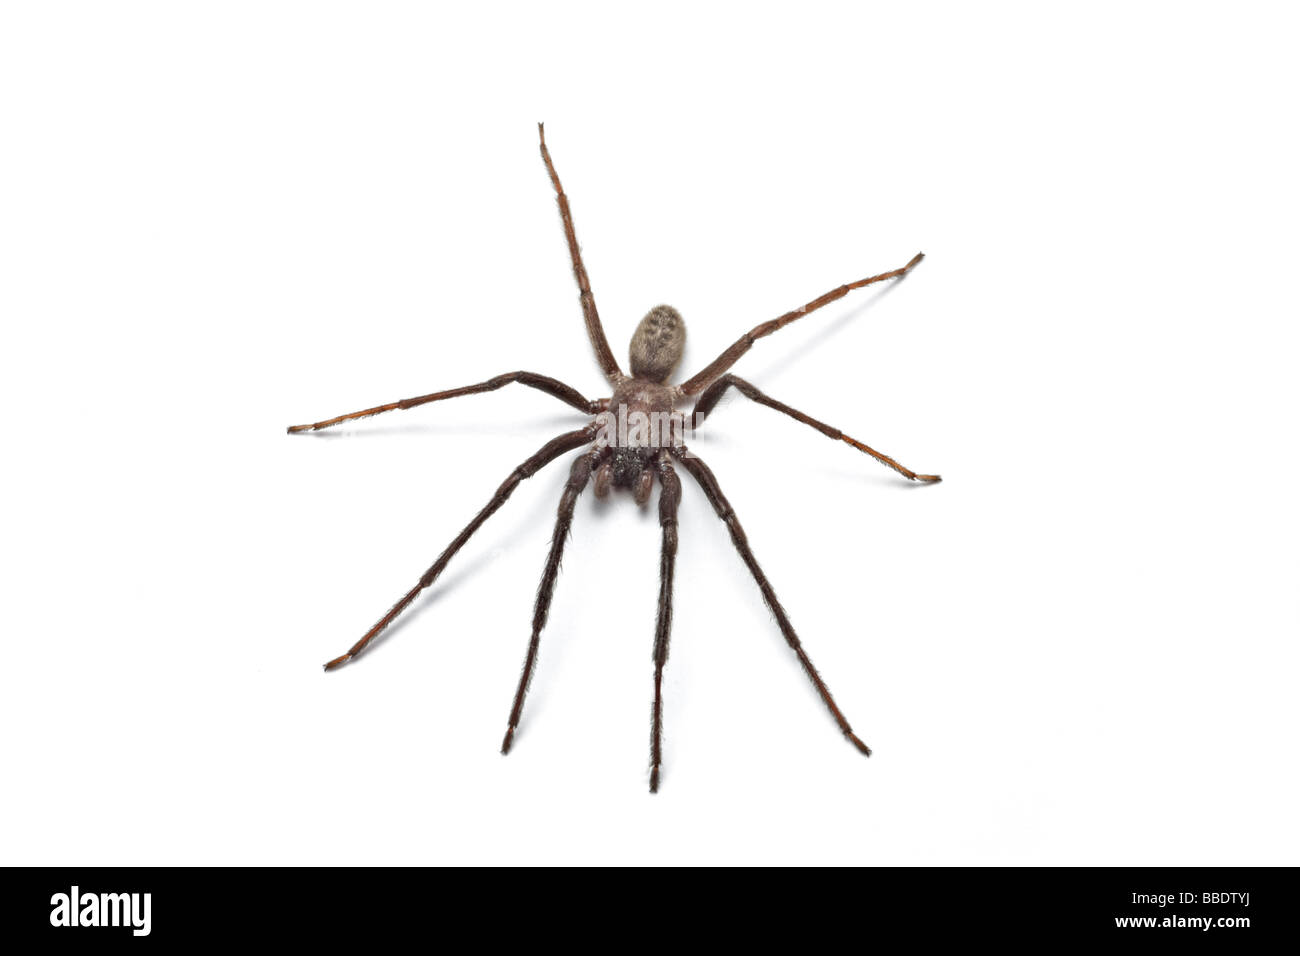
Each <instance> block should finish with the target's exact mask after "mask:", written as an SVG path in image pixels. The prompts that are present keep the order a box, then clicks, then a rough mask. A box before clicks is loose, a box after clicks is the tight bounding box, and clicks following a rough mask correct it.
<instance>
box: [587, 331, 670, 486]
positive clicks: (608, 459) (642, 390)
mask: <svg viewBox="0 0 1300 956" xmlns="http://www.w3.org/2000/svg"><path fill="white" fill-rule="evenodd" d="M660 308H663V307H662V306H661V307H660ZM643 324H644V323H643ZM638 338H639V335H638V336H634V337H633V339H632V350H633V353H635V350H636V347H637V341H638ZM679 400H680V398H679V396H678V393H677V390H676V389H674V388H673V387H672V386H669V385H664V384H662V383H661V382H655V381H651V380H650V379H648V378H638V377H633V378H628V379H625V380H624V381H622V382H620V383H619V384H618V385H617V386H615V388H614V394H613V396H612V397H611V398H610V399H609V402H608V404H609V409H608V410H607V411H604V412H601V414H600V416H599V417H598V424H599V426H600V428H601V432H602V437H601V438H599V439H598V441H599V442H600V443H601V444H602V445H604V446H606V447H608V448H609V453H608V454H607V455H605V456H603V458H602V461H601V463H600V465H599V467H597V469H596V477H595V479H594V482H595V492H596V496H597V497H598V498H603V497H605V495H606V493H607V492H608V490H609V488H610V487H611V486H612V487H615V488H630V489H632V492H633V495H634V497H635V498H636V502H637V504H640V505H643V504H645V503H646V502H647V501H649V500H650V494H651V491H652V490H653V486H654V473H655V470H656V462H657V461H658V459H659V455H660V452H661V451H662V450H664V449H666V448H680V447H682V440H681V437H682V433H683V432H684V431H685V417H684V416H683V415H682V414H681V413H680V412H678V411H677V410H676V405H677V402H678V401H679Z"/></svg>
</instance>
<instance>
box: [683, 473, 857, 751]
mask: <svg viewBox="0 0 1300 956" xmlns="http://www.w3.org/2000/svg"><path fill="white" fill-rule="evenodd" d="M674 454H675V455H676V457H677V460H678V461H679V462H681V465H682V467H683V468H685V469H686V470H687V471H689V472H690V473H691V476H692V477H693V478H694V479H695V480H696V481H697V482H698V483H699V485H700V487H701V488H702V489H703V490H704V496H705V497H706V498H708V499H709V504H711V505H713V510H714V511H716V512H717V514H718V517H719V518H721V519H722V520H723V522H724V523H725V524H726V526H727V530H728V531H729V532H730V533H731V541H732V543H733V544H734V545H735V546H736V551H738V552H739V553H740V558H741V560H742V561H744V562H745V565H746V567H748V568H749V573H750V574H752V575H753V576H754V581H755V582H756V583H757V584H758V589H759V590H760V591H762V592H763V600H764V601H766V602H767V606H768V608H769V609H770V610H771V612H772V614H773V615H774V616H775V617H776V623H777V626H778V627H780V628H781V633H782V634H783V635H784V636H785V640H786V643H787V644H789V645H790V647H791V648H792V649H793V650H794V652H795V654H796V655H798V657H799V663H800V664H802V665H803V669H804V672H805V673H806V674H807V675H808V679H809V680H811V681H812V683H813V687H815V688H817V693H818V694H819V695H821V699H822V703H824V704H825V705H826V707H827V709H828V710H830V712H831V716H832V717H834V718H835V722H836V723H837V724H839V727H840V730H841V731H842V732H843V734H844V736H845V737H847V738H848V739H849V741H850V742H851V743H852V744H853V746H855V747H857V748H858V750H860V751H862V753H864V754H866V755H867V756H868V757H870V756H871V748H870V747H868V746H867V745H866V744H864V743H863V742H862V741H861V740H859V739H858V735H857V734H855V733H854V732H853V728H852V727H850V726H849V722H848V720H847V719H846V718H845V717H844V714H843V713H841V712H840V709H839V707H837V706H836V704H835V699H834V698H833V697H831V692H830V689H829V688H828V687H827V686H826V682H825V681H823V680H822V679H821V676H820V675H819V674H818V673H817V669H816V668H815V667H813V662H812V660H811V659H810V658H809V657H808V654H807V652H806V651H804V649H803V645H802V644H801V643H800V641H799V636H798V635H797V634H796V633H795V631H794V627H793V625H791V624H790V619H789V618H788V617H786V614H785V609H784V608H783V607H781V602H780V601H778V600H777V598H776V592H775V591H774V590H772V585H771V584H770V583H769V582H768V580H767V576H766V575H765V574H763V569H762V568H760V567H759V565H758V560H757V559H756V558H755V557H754V552H753V551H752V550H750V547H749V541H748V539H747V538H746V537H745V529H744V528H742V527H741V526H740V520H739V519H738V518H737V517H736V512H735V511H733V510H732V507H731V503H730V502H728V501H727V498H726V496H725V495H723V493H722V488H721V487H719V485H718V479H717V478H715V477H714V475H713V472H712V471H710V470H709V466H708V465H706V464H705V463H704V462H703V461H702V460H701V459H700V458H699V457H698V456H696V455H694V454H690V455H687V454H685V449H684V448H683V449H678V450H676V451H675V452H674Z"/></svg>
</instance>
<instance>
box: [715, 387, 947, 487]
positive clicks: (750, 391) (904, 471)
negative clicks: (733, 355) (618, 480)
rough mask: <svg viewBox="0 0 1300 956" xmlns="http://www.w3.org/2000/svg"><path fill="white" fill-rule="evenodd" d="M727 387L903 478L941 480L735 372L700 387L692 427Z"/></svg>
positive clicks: (716, 402) (716, 401)
mask: <svg viewBox="0 0 1300 956" xmlns="http://www.w3.org/2000/svg"><path fill="white" fill-rule="evenodd" d="M729 386H735V388H736V391H738V392H740V393H742V394H743V395H745V396H747V397H749V398H750V399H752V400H753V401H755V402H758V404H760V405H766V406H767V407H768V408H775V409H776V410H777V411H778V412H780V413H781V414H782V415H789V416H790V417H791V418H793V419H794V420H795V421H797V422H803V423H804V424H805V425H811V426H812V427H813V428H815V429H817V430H818V431H819V432H821V433H822V434H823V435H825V436H826V437H827V438H834V439H835V440H836V441H842V442H846V443H847V444H850V445H852V446H853V447H854V448H856V449H857V450H858V451H860V452H864V453H866V454H868V455H870V456H871V457H872V458H874V459H876V461H878V462H880V463H881V464H882V465H888V466H889V467H890V468H892V469H894V471H896V472H898V473H899V474H900V475H902V476H903V477H904V478H910V479H911V480H912V481H941V480H942V479H941V478H940V477H939V476H938V475H918V474H917V473H916V472H914V471H912V470H911V469H910V468H904V467H903V466H902V465H900V464H899V463H898V462H896V461H894V459H892V458H890V457H889V456H888V455H882V454H881V453H880V452H878V451H876V450H875V449H874V448H870V447H868V446H867V445H864V444H863V443H862V442H860V441H858V440H857V439H856V438H850V437H849V436H848V435H846V434H844V433H843V432H842V431H840V430H839V429H838V428H836V427H835V426H833V425H827V424H826V423H825V422H819V421H818V420H817V419H815V418H813V417H812V416H810V415H805V414H804V413H803V412H801V411H799V410H798V409H795V408H791V407H790V406H789V405H786V404H784V403H782V402H778V401H777V400H776V399H774V398H769V397H768V396H766V395H764V394H763V393H762V392H760V391H759V390H758V389H757V388H755V387H754V386H753V385H751V384H750V383H749V382H747V381H745V380H744V379H743V378H738V377H737V376H735V375H724V376H722V378H720V379H718V380H717V381H716V382H714V383H713V384H712V385H710V386H709V387H708V388H706V389H705V390H704V393H703V394H702V395H700V398H699V401H697V402H696V403H695V408H694V409H693V410H692V412H691V421H692V422H694V423H695V426H696V427H697V428H698V427H699V426H700V425H701V424H703V423H704V419H705V418H707V417H708V415H709V413H710V412H711V411H713V409H714V406H716V405H717V404H718V399H720V398H722V393H723V392H725V391H726V390H727V388H728V387H729Z"/></svg>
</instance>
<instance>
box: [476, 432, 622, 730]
mask: <svg viewBox="0 0 1300 956" xmlns="http://www.w3.org/2000/svg"><path fill="white" fill-rule="evenodd" d="M602 454H604V449H600V450H598V451H595V452H588V453H586V454H583V455H580V456H579V457H578V458H577V460H575V461H574V463H573V467H572V468H570V469H569V480H568V482H567V483H566V484H565V486H564V494H562V495H561V496H560V507H559V509H558V512H557V514H556V518H555V532H554V533H553V534H552V535H551V553H550V554H548V555H547V557H546V567H545V569H544V570H543V571H542V583H541V584H539V585H538V587H537V603H536V604H535V605H534V606H533V636H532V638H531V639H530V640H529V641H528V653H527V654H526V655H525V656H524V672H523V673H522V674H520V675H519V689H518V690H516V691H515V702H514V705H513V706H512V707H511V708H510V720H509V723H508V725H507V726H506V735H505V738H504V739H503V740H502V741H501V752H502V753H503V754H508V753H510V745H511V743H513V742H514V738H515V728H516V727H518V726H519V718H520V717H521V716H522V715H523V712H524V698H525V697H526V696H527V695H528V685H529V684H531V683H532V682H533V669H534V668H535V667H536V666H537V649H538V647H539V646H540V645H541V641H542V628H544V627H546V618H547V616H548V615H549V614H550V612H551V598H553V597H554V596H555V580H556V578H558V577H559V575H560V559H561V558H563V557H564V543H565V541H567V540H568V538H569V529H570V528H571V527H572V526H573V509H574V508H576V507H577V505H578V496H579V495H580V494H582V490H583V489H584V488H586V487H587V482H588V481H590V480H591V469H592V466H593V465H594V464H595V462H596V460H597V459H598V458H599V457H600V456H601V455H602Z"/></svg>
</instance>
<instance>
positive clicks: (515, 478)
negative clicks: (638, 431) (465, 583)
mask: <svg viewBox="0 0 1300 956" xmlns="http://www.w3.org/2000/svg"><path fill="white" fill-rule="evenodd" d="M595 435H596V427H595V426H594V425H588V426H587V427H586V428H580V429H578V430H577V431H572V432H569V433H567V434H565V435H561V436H560V437H559V438H554V439H552V440H551V441H549V442H547V443H546V444H545V445H543V446H542V447H541V448H540V449H539V450H538V452H537V454H535V455H533V456H532V457H531V458H529V459H528V460H527V461H525V462H524V463H523V464H522V465H520V466H519V467H518V468H516V469H515V470H514V471H512V472H511V473H510V477H509V478H507V479H506V480H505V481H504V482H502V484H501V487H500V488H498V489H497V491H496V494H494V495H493V496H492V500H491V501H489V502H488V503H487V505H486V506H485V507H484V508H483V510H482V511H480V512H479V513H478V514H476V515H475V516H474V520H473V521H471V522H470V523H469V524H467V525H466V526H465V529H464V530H463V531H461V533H460V534H458V535H456V540H454V541H453V542H452V543H451V544H449V545H447V550H445V551H443V552H442V554H440V555H438V560H436V561H434V562H433V565H432V566H431V567H430V568H429V570H427V571H425V572H424V575H423V576H422V577H421V578H420V580H419V583H417V584H416V585H415V587H413V588H411V590H409V591H407V592H406V596H405V597H403V598H402V599H401V600H400V601H398V602H397V603H396V604H394V605H393V607H392V609H391V610H390V611H389V612H388V613H387V614H385V615H384V616H383V617H381V618H380V619H379V621H378V623H376V624H375V626H374V627H372V628H371V629H370V630H368V631H366V633H365V635H364V636H363V637H362V638H361V640H359V641H357V642H356V643H355V644H353V645H352V648H351V649H350V650H349V651H348V652H347V653H346V654H343V655H341V656H339V657H336V658H334V660H332V661H330V662H329V663H328V664H326V665H325V669H326V670H327V671H328V670H333V669H334V668H336V667H339V666H340V665H342V664H346V663H347V662H348V661H350V660H352V658H354V657H356V656H357V655H358V654H360V653H361V651H362V650H364V649H365V646H366V645H367V644H369V643H370V642H371V641H373V640H374V639H375V638H376V637H377V636H378V635H379V632H380V631H382V630H383V629H384V628H386V627H388V625H389V624H392V623H393V621H394V620H396V619H397V616H398V615H399V614H401V613H402V612H403V611H404V610H406V608H407V606H408V605H409V604H410V603H411V602H412V601H414V600H415V596H416V595H417V594H419V593H420V592H421V591H423V590H424V589H425V588H427V587H428V586H429V585H430V584H432V583H433V582H434V581H435V580H437V578H438V575H440V574H442V572H443V569H444V568H446V567H447V564H448V562H450V561H451V559H452V558H453V557H454V556H455V555H456V552H457V551H459V550H460V549H461V548H462V547H464V546H465V542H466V541H468V540H469V539H470V537H471V536H472V535H473V534H474V532H475V531H477V530H478V529H479V528H480V527H481V526H482V524H483V522H485V521H487V519H488V518H490V517H492V515H493V513H495V512H496V510H497V509H498V508H500V507H501V506H502V505H503V504H505V503H506V499H507V498H509V497H510V495H511V493H512V492H513V491H514V490H515V488H517V487H518V486H519V483H520V482H521V481H523V480H524V479H525V478H531V477H532V476H533V475H535V474H537V472H539V471H540V470H541V469H542V468H543V467H545V466H546V465H548V464H550V463H551V462H552V461H554V460H555V459H556V458H559V457H560V456H561V455H563V454H564V453H565V452H568V451H573V450H574V449H575V448H580V447H581V446H583V445H585V444H586V443H587V442H589V441H591V440H592V439H593V438H594V437H595Z"/></svg>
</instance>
